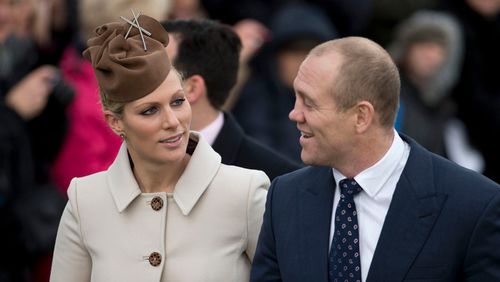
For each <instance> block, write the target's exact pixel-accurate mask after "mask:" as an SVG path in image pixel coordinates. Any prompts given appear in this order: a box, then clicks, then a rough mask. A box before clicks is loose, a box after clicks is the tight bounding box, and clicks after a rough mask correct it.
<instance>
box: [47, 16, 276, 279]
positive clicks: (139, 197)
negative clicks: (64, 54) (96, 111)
mask: <svg viewBox="0 0 500 282" xmlns="http://www.w3.org/2000/svg"><path fill="white" fill-rule="evenodd" d="M135 22H136V25H137V27H138V28H143V29H144V30H145V31H148V32H150V34H151V36H148V35H147V34H145V35H144V36H143V35H142V34H140V33H139V30H138V28H133V29H131V32H130V33H128V34H127V29H129V28H130V25H129V23H126V22H118V23H117V22H114V23H108V24H105V25H103V26H101V27H99V28H98V29H96V36H95V37H94V38H91V39H90V40H89V41H88V43H89V44H88V45H89V47H88V48H87V49H86V50H85V51H84V56H85V58H87V59H88V60H90V61H91V62H92V66H93V68H94V71H95V74H96V77H97V79H98V81H99V87H100V98H101V102H102V105H103V113H104V115H105V117H106V121H107V123H108V125H109V126H110V128H112V130H113V131H114V132H115V133H116V134H117V135H119V136H120V137H121V138H122V139H123V143H122V145H121V147H120V150H119V152H118V154H117V156H116V159H115V161H114V162H113V164H112V165H111V166H110V167H109V169H107V170H105V171H102V172H99V173H95V174H92V175H89V176H86V177H80V178H74V179H73V180H72V182H71V185H70V187H69V189H68V196H69V201H68V204H67V206H66V209H65V211H64V214H63V216H62V219H61V224H60V227H59V231H58V235H57V242H56V247H55V252H54V262H53V265H52V272H51V281H53V282H59V281H61V282H66V281H74V282H80V281H81V282H84V281H91V280H92V281H214V282H215V281H248V279H249V274H250V266H251V263H252V260H253V255H254V251H255V246H256V243H257V236H258V233H259V230H260V226H261V223H262V215H263V212H264V204H265V197H266V194H267V188H268V186H269V178H268V177H267V176H266V175H265V174H264V173H263V172H262V171H257V170H249V169H244V168H240V167H236V166H227V165H224V164H222V163H221V157H220V155H219V154H217V153H216V152H215V151H214V150H213V149H212V148H211V147H210V145H209V144H208V142H207V141H206V140H205V138H204V136H203V135H201V134H199V133H197V132H192V131H190V124H191V108H190V104H189V103H188V101H187V97H186V92H185V91H184V90H183V87H182V79H181V77H180V75H179V73H178V72H177V71H176V70H175V69H174V68H173V67H171V64H170V60H169V58H168V56H167V51H166V50H165V47H166V45H167V44H168V41H169V38H168V34H167V32H166V31H165V30H164V29H163V27H162V26H161V24H160V23H159V22H157V21H156V20H154V19H153V18H151V17H147V16H145V15H141V16H139V17H138V19H137V20H135ZM127 36H128V37H127ZM111 47H112V48H111ZM121 55H123V56H121ZM83 150H85V149H83ZM74 161H76V162H78V159H75V160H74Z"/></svg>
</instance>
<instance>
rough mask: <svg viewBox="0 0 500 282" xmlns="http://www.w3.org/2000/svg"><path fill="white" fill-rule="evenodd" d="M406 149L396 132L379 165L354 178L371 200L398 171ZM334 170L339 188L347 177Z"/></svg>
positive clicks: (376, 164)
mask: <svg viewBox="0 0 500 282" xmlns="http://www.w3.org/2000/svg"><path fill="white" fill-rule="evenodd" d="M404 147H405V145H404V141H403V140H402V139H401V137H400V136H399V134H398V133H397V132H396V131H394V139H393V141H392V144H391V147H390V148H389V150H388V151H387V152H386V153H385V155H384V156H383V157H382V158H381V159H380V160H379V161H378V162H377V163H375V164H374V165H372V166H371V167H369V168H367V169H365V170H363V171H362V172H360V173H359V174H358V175H356V176H355V177H354V179H355V180H356V182H358V183H359V185H360V186H361V188H363V191H365V192H366V193H367V194H368V196H370V198H374V197H375V196H377V194H378V193H379V192H380V190H382V188H383V187H384V185H385V183H386V182H387V180H389V178H390V177H391V175H392V174H393V172H394V171H395V170H396V168H397V166H398V164H399V161H400V159H401V158H402V157H403V156H404ZM332 170H333V176H334V178H335V183H336V185H337V186H336V187H339V182H340V181H341V180H342V179H344V178H346V177H345V176H344V175H342V173H340V172H339V171H338V170H336V169H335V168H333V169H332Z"/></svg>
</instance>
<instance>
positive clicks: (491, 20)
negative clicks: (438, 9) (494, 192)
mask: <svg viewBox="0 0 500 282" xmlns="http://www.w3.org/2000/svg"><path fill="white" fill-rule="evenodd" d="M443 2H444V3H443V5H444V7H445V8H446V9H447V10H449V11H450V12H451V13H452V14H453V15H455V16H456V18H457V19H459V22H460V25H461V27H462V30H463V33H464V37H465V55H464V56H465V57H464V63H463V67H462V69H461V75H460V79H459V83H458V84H457V85H456V87H455V89H454V91H453V98H454V99H455V101H456V103H457V105H458V117H459V118H460V119H461V120H462V121H463V122H464V123H465V126H466V128H467V132H468V133H469V138H470V140H471V143H472V144H473V145H474V146H475V147H476V148H477V149H478V150H479V151H480V152H481V154H482V156H483V158H484V161H485V170H484V174H485V175H486V176H488V177H490V178H492V179H493V180H495V181H497V182H500V149H499V147H498V144H500V130H499V128H500V114H499V113H500V80H499V79H498V66H500V52H499V50H500V1H498V0H458V1H451V0H443Z"/></svg>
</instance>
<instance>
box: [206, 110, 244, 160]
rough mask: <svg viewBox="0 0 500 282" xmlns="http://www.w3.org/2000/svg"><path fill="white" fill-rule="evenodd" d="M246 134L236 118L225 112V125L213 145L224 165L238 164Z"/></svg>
mask: <svg viewBox="0 0 500 282" xmlns="http://www.w3.org/2000/svg"><path fill="white" fill-rule="evenodd" d="M244 134H245V133H244V131H243V129H242V128H241V127H240V125H239V124H238V123H237V122H236V120H235V118H234V117H233V116H232V115H231V114H229V113H226V112H224V125H223V126H222V129H221V130H220V132H219V135H217V138H216V139H215V141H214V143H213V144H212V147H213V148H214V150H215V151H216V152H218V153H219V154H220V155H221V157H222V162H223V163H225V164H234V163H235V162H236V159H237V158H238V152H239V149H240V146H241V142H243V137H244Z"/></svg>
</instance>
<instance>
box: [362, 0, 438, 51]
mask: <svg viewBox="0 0 500 282" xmlns="http://www.w3.org/2000/svg"><path fill="white" fill-rule="evenodd" d="M439 1H440V0H372V1H371V2H372V12H371V16H370V17H368V18H369V20H368V25H367V28H366V30H365V34H366V36H368V37H369V38H371V39H373V40H374V41H375V42H377V43H379V44H380V45H382V46H387V45H388V44H390V43H391V42H392V41H393V40H395V38H394V35H395V28H396V27H397V26H398V25H399V24H400V23H401V22H402V21H404V20H406V19H408V18H409V17H411V15H413V14H414V13H415V12H417V11H419V10H424V9H434V8H436V7H438V5H439Z"/></svg>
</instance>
